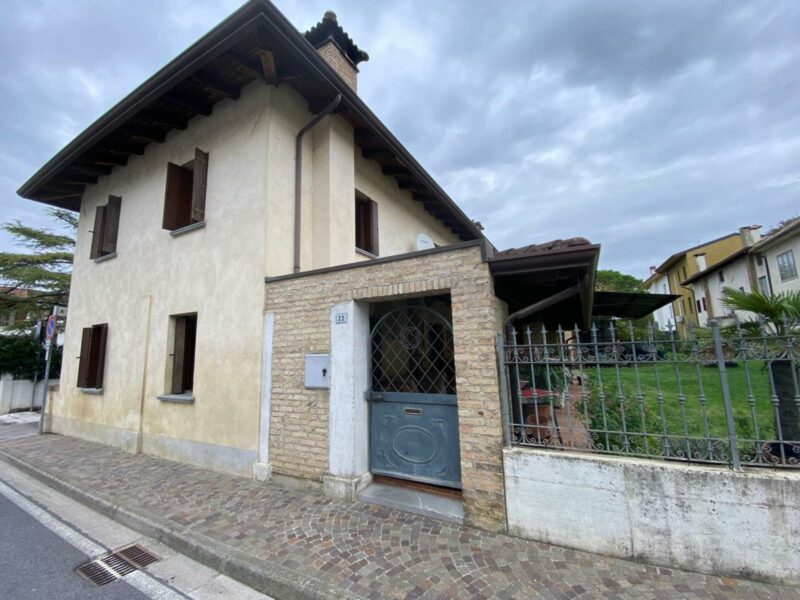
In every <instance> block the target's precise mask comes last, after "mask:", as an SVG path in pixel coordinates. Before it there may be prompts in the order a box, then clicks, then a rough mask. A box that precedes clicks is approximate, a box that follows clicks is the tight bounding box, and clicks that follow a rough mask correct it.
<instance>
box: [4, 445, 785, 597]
mask: <svg viewBox="0 0 800 600" xmlns="http://www.w3.org/2000/svg"><path fill="white" fill-rule="evenodd" d="M2 453H5V454H7V455H9V456H11V457H13V458H16V459H17V460H19V461H22V462H25V463H27V464H28V465H31V466H34V467H36V468H37V469H39V470H41V471H43V472H44V473H46V474H49V475H50V476H52V477H55V478H57V479H58V480H60V481H61V482H63V483H65V484H68V485H71V486H74V487H76V488H78V489H80V490H85V491H87V492H90V493H91V494H93V495H94V496H96V497H97V498H100V499H104V500H106V501H108V502H111V503H113V504H115V505H118V506H120V507H124V508H125V509H126V510H128V511H131V512H133V513H136V514H139V515H142V516H143V517H144V518H146V519H148V520H149V521H151V522H152V523H155V524H157V525H160V526H163V527H164V528H166V529H173V530H175V529H180V530H184V531H191V532H193V533H196V534H200V535H202V536H205V538H206V539H209V540H213V541H214V542H215V543H222V544H224V545H225V547H228V548H230V549H231V551H240V552H241V551H244V552H246V553H248V554H249V555H251V556H252V557H253V558H254V559H258V560H261V561H265V562H266V563H270V564H278V565H281V566H282V567H283V568H284V569H287V570H289V571H290V572H296V573H298V576H301V577H304V578H308V577H313V578H316V579H318V580H321V581H322V582H324V583H326V584H328V585H330V586H333V587H334V588H335V589H337V590H341V591H342V592H344V593H345V594H351V595H352V596H354V597H362V598H370V599H372V598H375V599H383V598H475V599H481V598H520V599H523V598H524V599H526V600H529V599H532V598H547V599H568V598H624V599H628V598H629V599H634V598H635V599H637V600H648V599H664V600H666V599H674V598H690V599H695V598H713V599H720V600H721V599H731V598H733V599H736V598H748V599H755V598H763V599H766V598H775V599H778V598H786V599H797V598H798V597H800V590H798V589H797V588H788V587H781V586H775V585H767V584H760V583H753V582H749V581H743V580H735V579H721V578H718V577H711V576H706V575H700V574H697V573H688V572H683V571H676V570H672V569H665V568H659V567H652V566H647V565H642V564H638V563H633V562H628V561H624V560H618V559H613V558H607V557H603V556H598V555H593V554H588V553H584V552H576V551H572V550H566V549H563V548H558V547H555V546H549V545H547V544H538V543H533V542H527V541H524V540H520V539H516V538H512V537H508V536H503V535H497V534H490V533H486V532H482V531H477V530H474V529H470V528H467V527H462V526H458V525H453V524H450V523H445V522H440V521H435V520H431V519H428V518H425V517H421V516H417V515H413V514H408V513H404V512H401V511H396V510H390V509H386V508H383V507H378V506H372V505H366V504H362V503H346V502H340V501H336V500H330V499H328V498H325V497H323V496H321V495H318V494H315V493H312V492H303V491H298V490H294V489H287V488H285V487H281V486H279V485H276V484H263V483H259V482H257V481H254V480H250V479H246V478H241V477H236V476H231V475H224V474H220V473H216V472H213V471H208V470H205V469H199V468H195V467H191V466H187V465H184V464H180V463H175V462H170V461H166V460H162V459H159V458H155V457H152V456H146V455H130V454H126V453H123V452H121V451H119V450H116V449H114V448H110V447H108V446H103V445H99V444H94V443H91V442H85V441H82V440H77V439H74V438H68V437H61V436H54V435H48V436H40V437H29V438H24V439H16V440H8V441H5V442H0V456H1V455H2ZM264 591H267V592H269V590H264Z"/></svg>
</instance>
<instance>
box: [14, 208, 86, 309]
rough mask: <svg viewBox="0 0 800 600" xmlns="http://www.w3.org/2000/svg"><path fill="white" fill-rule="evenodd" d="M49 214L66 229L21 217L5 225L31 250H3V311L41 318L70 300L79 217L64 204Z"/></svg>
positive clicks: (51, 210) (21, 243)
mask: <svg viewBox="0 0 800 600" xmlns="http://www.w3.org/2000/svg"><path fill="white" fill-rule="evenodd" d="M48 214H49V215H50V216H51V217H53V218H54V219H55V220H56V223H57V224H58V225H60V226H61V228H62V229H64V230H65V232H64V233H57V232H54V231H52V230H50V229H46V228H40V229H37V228H35V227H29V226H27V225H23V224H22V223H21V222H20V221H19V220H16V221H12V222H10V223H5V224H3V225H2V229H3V230H5V231H7V232H8V233H10V234H11V235H12V236H13V237H14V240H15V242H16V243H17V244H18V245H19V246H23V247H25V248H27V249H28V250H29V252H25V253H18V252H0V285H2V286H3V287H2V288H1V289H0V314H9V313H27V314H30V315H31V317H32V319H34V320H38V319H40V318H41V317H42V316H43V315H46V314H48V313H49V312H50V311H51V310H52V308H53V306H55V305H62V306H65V305H66V304H67V300H68V299H69V282H70V275H71V271H72V258H73V252H74V250H75V234H76V232H77V228H78V217H77V215H76V214H75V213H73V212H72V211H69V210H65V209H60V208H53V209H50V210H49V211H48ZM28 324H29V323H28Z"/></svg>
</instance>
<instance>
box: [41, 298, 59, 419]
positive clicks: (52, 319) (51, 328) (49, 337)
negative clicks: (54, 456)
mask: <svg viewBox="0 0 800 600" xmlns="http://www.w3.org/2000/svg"><path fill="white" fill-rule="evenodd" d="M57 308H58V307H56V308H54V309H53V313H54V314H52V315H50V316H49V317H48V318H47V326H46V327H45V330H44V335H45V341H44V354H45V361H46V362H45V366H44V381H43V382H42V383H43V384H44V385H43V386H42V412H41V413H40V414H39V433H44V413H45V409H46V408H47V382H48V380H49V379H50V359H51V358H52V356H53V352H52V350H51V349H52V347H53V337H54V336H55V335H56V316H55V312H56V310H57Z"/></svg>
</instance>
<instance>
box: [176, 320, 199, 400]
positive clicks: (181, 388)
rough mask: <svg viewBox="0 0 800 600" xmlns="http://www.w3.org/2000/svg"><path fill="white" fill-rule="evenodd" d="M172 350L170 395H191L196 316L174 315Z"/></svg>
mask: <svg viewBox="0 0 800 600" xmlns="http://www.w3.org/2000/svg"><path fill="white" fill-rule="evenodd" d="M172 319H173V320H174V326H175V334H174V344H173V348H172V382H171V387H170V393H172V394H191V393H192V389H193V388H194V349H195V342H196V340H197V314H192V315H176V316H174V317H172Z"/></svg>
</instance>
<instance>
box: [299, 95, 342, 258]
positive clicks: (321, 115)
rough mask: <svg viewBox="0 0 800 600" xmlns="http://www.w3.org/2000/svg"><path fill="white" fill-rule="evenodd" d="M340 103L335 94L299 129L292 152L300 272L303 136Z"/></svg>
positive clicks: (340, 97)
mask: <svg viewBox="0 0 800 600" xmlns="http://www.w3.org/2000/svg"><path fill="white" fill-rule="evenodd" d="M341 103H342V95H341V94H336V98H334V99H333V102H331V103H330V104H328V106H326V107H325V108H323V109H322V111H321V112H319V113H317V114H316V115H314V118H313V119H311V120H310V121H309V122H308V123H307V124H306V126H305V127H303V128H302V129H301V130H300V133H298V134H297V139H296V140H295V153H294V272H295V273H299V272H300V227H301V222H300V208H301V204H302V202H301V201H302V185H303V136H304V135H305V134H306V133H308V132H309V131H310V130H311V129H312V128H313V127H314V126H315V125H316V124H317V123H319V122H320V121H321V120H322V119H323V118H325V117H326V116H328V115H329V114H331V113H332V112H333V111H335V110H336V109H337V108H338V107H339V104H341Z"/></svg>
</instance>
